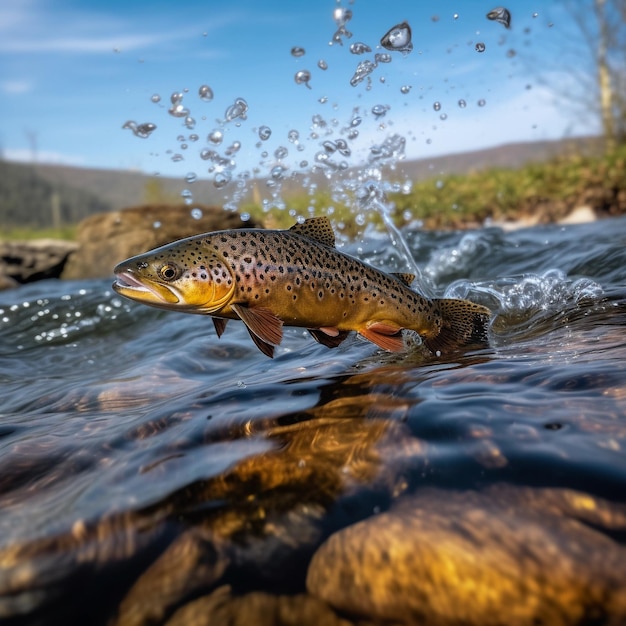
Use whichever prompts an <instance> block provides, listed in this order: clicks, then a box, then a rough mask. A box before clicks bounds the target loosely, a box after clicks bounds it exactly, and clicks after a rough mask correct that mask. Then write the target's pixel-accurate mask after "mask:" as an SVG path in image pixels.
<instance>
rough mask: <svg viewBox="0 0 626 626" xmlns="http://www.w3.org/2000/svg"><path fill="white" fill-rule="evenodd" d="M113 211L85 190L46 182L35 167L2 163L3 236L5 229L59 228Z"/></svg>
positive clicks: (0, 214) (0, 207)
mask: <svg viewBox="0 0 626 626" xmlns="http://www.w3.org/2000/svg"><path fill="white" fill-rule="evenodd" d="M110 209H111V206H110V205H109V204H108V203H107V202H106V201H104V200H102V199H101V198H98V197H97V196H96V195H94V194H92V193H90V192H88V191H86V190H83V189H77V188H74V187H72V186H70V185H67V184H65V183H62V182H53V181H49V180H47V179H45V178H44V177H42V176H40V175H39V174H38V173H37V167H36V166H34V165H23V164H17V163H10V162H8V161H2V160H0V237H1V236H2V231H3V230H5V229H7V230H8V229H10V228H16V227H28V228H60V227H61V226H64V225H67V224H75V223H77V222H79V221H80V220H82V219H83V218H85V217H87V216H89V215H92V214H94V213H99V212H101V211H109V210H110Z"/></svg>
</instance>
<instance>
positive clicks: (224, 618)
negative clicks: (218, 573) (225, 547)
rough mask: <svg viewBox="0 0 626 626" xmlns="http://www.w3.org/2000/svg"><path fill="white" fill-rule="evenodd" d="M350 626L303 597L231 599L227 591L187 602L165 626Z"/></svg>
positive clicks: (252, 595) (265, 595) (257, 594)
mask: <svg viewBox="0 0 626 626" xmlns="http://www.w3.org/2000/svg"><path fill="white" fill-rule="evenodd" d="M214 624H229V625H230V626H322V625H323V626H351V624H352V622H349V621H347V620H345V619H342V618H341V617H339V616H337V615H336V614H335V613H334V611H333V610H332V609H330V608H329V607H328V605H326V604H324V603H323V602H322V601H320V600H318V599H317V598H312V597H311V596H308V595H306V594H297V595H293V596H285V595H271V594H268V593H262V592H255V593H248V594H246V595H243V596H233V595H231V593H230V589H229V588H228V587H220V588H219V589H217V590H216V591H215V592H214V593H212V594H210V595H208V596H205V597H203V598H200V599H198V600H195V601H193V602H190V603H189V604H186V605H185V606H184V607H182V608H181V609H179V610H178V611H177V612H176V613H175V614H174V616H173V617H172V618H171V619H170V620H169V621H168V622H167V625H166V626H213V625H214Z"/></svg>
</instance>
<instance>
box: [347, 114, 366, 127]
mask: <svg viewBox="0 0 626 626" xmlns="http://www.w3.org/2000/svg"><path fill="white" fill-rule="evenodd" d="M362 121H363V120H362V119H361V118H360V117H359V116H358V115H355V116H354V117H353V118H352V119H351V120H350V126H351V127H352V128H355V127H356V126H360V125H361V122H362Z"/></svg>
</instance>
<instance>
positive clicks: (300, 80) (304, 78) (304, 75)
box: [293, 70, 311, 89]
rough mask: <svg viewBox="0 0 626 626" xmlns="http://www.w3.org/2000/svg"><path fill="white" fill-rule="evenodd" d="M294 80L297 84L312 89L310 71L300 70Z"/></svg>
mask: <svg viewBox="0 0 626 626" xmlns="http://www.w3.org/2000/svg"><path fill="white" fill-rule="evenodd" d="M293 79H294V80H295V81H296V84H298V85H306V86H307V87H308V88H309V89H311V85H309V81H310V80H311V72H309V70H298V71H297V72H296V75H295V76H294V77H293Z"/></svg>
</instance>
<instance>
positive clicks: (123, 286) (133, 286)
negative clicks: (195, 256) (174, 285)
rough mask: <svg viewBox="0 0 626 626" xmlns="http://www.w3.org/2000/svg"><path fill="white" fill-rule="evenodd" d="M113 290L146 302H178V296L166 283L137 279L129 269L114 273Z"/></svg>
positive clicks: (160, 303)
mask: <svg viewBox="0 0 626 626" xmlns="http://www.w3.org/2000/svg"><path fill="white" fill-rule="evenodd" d="M115 278H116V280H115V282H114V283H113V285H112V287H113V290H114V291H116V292H117V293H119V294H120V295H122V296H126V297H127V298H131V299H132V300H138V301H139V302H145V303H146V304H156V305H164V304H178V303H179V302H180V298H179V297H178V296H177V295H176V294H175V293H174V292H173V291H172V290H171V289H170V288H169V287H167V286H166V285H161V284H159V283H156V282H153V281H151V280H146V279H139V278H137V277H136V276H135V275H134V274H133V273H132V272H130V271H121V272H118V273H116V276H115Z"/></svg>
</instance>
